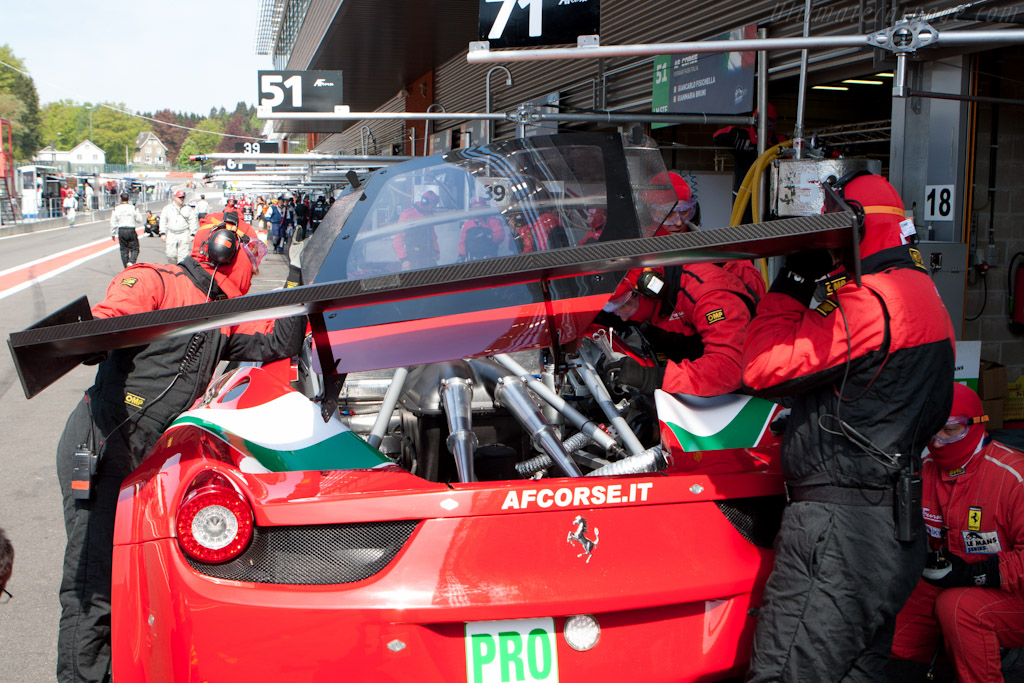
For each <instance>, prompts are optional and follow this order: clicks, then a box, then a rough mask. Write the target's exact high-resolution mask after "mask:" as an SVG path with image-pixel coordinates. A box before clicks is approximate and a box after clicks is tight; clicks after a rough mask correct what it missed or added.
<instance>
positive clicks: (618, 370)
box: [604, 357, 665, 394]
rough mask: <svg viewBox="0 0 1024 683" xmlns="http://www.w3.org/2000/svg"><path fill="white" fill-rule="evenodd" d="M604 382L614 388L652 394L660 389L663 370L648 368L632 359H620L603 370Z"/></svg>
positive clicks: (663, 374) (663, 376) (663, 377)
mask: <svg viewBox="0 0 1024 683" xmlns="http://www.w3.org/2000/svg"><path fill="white" fill-rule="evenodd" d="M604 376H605V381H606V382H607V383H609V384H612V385H614V386H626V387H633V388H634V389H636V390H637V391H639V392H640V393H641V394H653V393H654V390H655V389H660V388H661V382H662V380H664V379H665V368H659V367H653V368H648V367H645V366H643V365H640V364H639V363H637V362H636V361H635V360H633V359H632V358H629V357H626V358H620V359H619V360H617V361H613V362H611V363H608V365H607V366H606V367H605V368H604Z"/></svg>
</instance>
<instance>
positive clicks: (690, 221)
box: [654, 171, 766, 302]
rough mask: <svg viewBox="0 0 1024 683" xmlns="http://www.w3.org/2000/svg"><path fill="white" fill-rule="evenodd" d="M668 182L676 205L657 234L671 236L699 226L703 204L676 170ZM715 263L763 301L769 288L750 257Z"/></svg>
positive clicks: (754, 298) (748, 292)
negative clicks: (673, 191) (674, 196)
mask: <svg viewBox="0 0 1024 683" xmlns="http://www.w3.org/2000/svg"><path fill="white" fill-rule="evenodd" d="M668 178H669V181H670V182H671V183H672V187H673V188H674V189H675V192H676V199H677V202H676V205H675V207H674V208H673V209H672V211H670V212H669V214H668V217H667V218H665V220H664V221H662V223H661V227H659V228H658V230H657V231H656V232H655V233H654V235H655V236H658V235H671V234H673V233H678V232H689V231H691V230H699V229H700V204H699V203H698V202H697V198H696V197H695V196H693V192H692V190H691V189H690V184H689V183H687V182H686V179H685V178H683V177H682V176H681V175H679V174H678V173H675V172H671V171H670V172H669V173H668ZM716 265H719V266H721V267H722V268H724V269H725V270H727V271H729V272H730V273H732V274H733V275H735V276H736V277H738V278H739V279H740V281H741V282H743V284H744V285H745V286H746V288H747V295H748V297H749V298H751V299H753V300H754V301H755V302H757V301H760V300H761V297H763V296H764V294H765V291H766V288H765V286H764V278H763V277H761V272H760V271H759V270H758V269H757V268H756V267H755V266H754V264H753V263H751V262H750V259H733V260H731V261H720V262H718V263H717V264H716Z"/></svg>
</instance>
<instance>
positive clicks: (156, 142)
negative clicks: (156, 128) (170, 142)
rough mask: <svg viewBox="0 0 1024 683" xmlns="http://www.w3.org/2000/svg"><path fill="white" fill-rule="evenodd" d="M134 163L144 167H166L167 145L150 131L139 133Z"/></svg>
mask: <svg viewBox="0 0 1024 683" xmlns="http://www.w3.org/2000/svg"><path fill="white" fill-rule="evenodd" d="M132 163H133V164H138V165H143V166H166V165H167V145H165V144H164V143H162V142H160V138H158V137H157V136H156V135H154V134H153V133H152V132H150V131H144V132H142V133H139V134H138V136H137V137H136V138H135V154H134V155H133V156H132Z"/></svg>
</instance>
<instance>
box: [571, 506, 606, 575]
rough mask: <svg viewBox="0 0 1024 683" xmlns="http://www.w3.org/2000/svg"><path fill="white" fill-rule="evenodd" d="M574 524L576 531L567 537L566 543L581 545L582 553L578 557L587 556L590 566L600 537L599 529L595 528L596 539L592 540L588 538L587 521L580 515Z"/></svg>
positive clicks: (573, 521)
mask: <svg viewBox="0 0 1024 683" xmlns="http://www.w3.org/2000/svg"><path fill="white" fill-rule="evenodd" d="M572 523H573V524H575V525H576V529H575V530H574V531H570V532H569V535H568V536H567V537H566V539H565V542H566V543H568V544H570V545H571V544H573V543H579V544H580V548H581V549H582V551H581V552H580V554H579V555H577V556H576V557H583V556H584V555H586V556H587V564H590V559H591V558H592V557H593V552H594V548H595V547H597V543H598V541H600V540H601V539H600V537H599V536H598V528H597V527H594V538H593V539H591V538H590V537H588V536H587V520H586V519H585V518H584V517H581V516H580V515H576V519H574V520H572Z"/></svg>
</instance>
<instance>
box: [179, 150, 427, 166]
mask: <svg viewBox="0 0 1024 683" xmlns="http://www.w3.org/2000/svg"><path fill="white" fill-rule="evenodd" d="M415 158H416V157H406V156H401V157H385V156H360V155H358V154H279V153H276V152H261V153H260V154H233V153H231V152H210V153H209V154H196V155H194V156H191V157H189V159H190V160H191V161H212V160H218V159H244V160H249V159H252V160H254V161H284V162H289V163H296V164H300V163H305V162H307V161H340V162H343V163H356V164H357V163H359V162H368V163H398V162H401V161H409V160H410V159H415Z"/></svg>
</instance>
